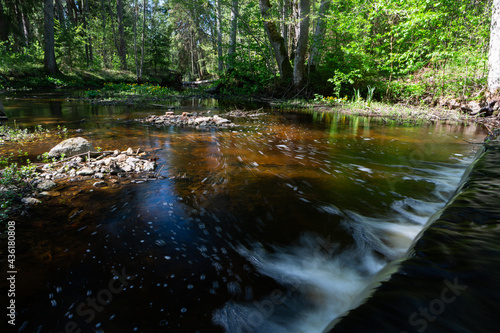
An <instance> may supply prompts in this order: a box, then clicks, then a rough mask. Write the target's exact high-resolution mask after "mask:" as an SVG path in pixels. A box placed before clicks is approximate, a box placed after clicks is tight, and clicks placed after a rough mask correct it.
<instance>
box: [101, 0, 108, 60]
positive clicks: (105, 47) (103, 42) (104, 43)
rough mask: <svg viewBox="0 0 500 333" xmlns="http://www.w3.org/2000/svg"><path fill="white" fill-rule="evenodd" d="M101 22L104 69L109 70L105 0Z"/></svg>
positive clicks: (102, 1)
mask: <svg viewBox="0 0 500 333" xmlns="http://www.w3.org/2000/svg"><path fill="white" fill-rule="evenodd" d="M101 21H102V61H103V63H104V68H109V60H108V49H107V45H106V34H107V31H106V10H105V9H104V0H101Z"/></svg>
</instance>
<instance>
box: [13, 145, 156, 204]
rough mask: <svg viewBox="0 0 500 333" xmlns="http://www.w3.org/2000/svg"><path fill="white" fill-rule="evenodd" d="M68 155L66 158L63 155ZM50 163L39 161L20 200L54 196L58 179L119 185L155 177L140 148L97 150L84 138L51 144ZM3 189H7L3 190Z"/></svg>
mask: <svg viewBox="0 0 500 333" xmlns="http://www.w3.org/2000/svg"><path fill="white" fill-rule="evenodd" d="M68 155H70V157H68V158H65V157H66V156H68ZM49 156H52V157H53V160H52V162H50V163H42V164H39V165H38V166H37V168H36V173H35V174H34V177H33V178H32V179H31V180H30V182H29V185H30V187H31V189H32V191H31V193H30V194H28V195H25V196H24V198H23V199H22V202H23V203H24V204H28V205H32V204H37V203H39V202H40V199H41V198H44V197H52V196H58V195H60V193H59V192H58V191H57V188H58V187H59V183H61V182H78V181H84V182H91V183H92V186H93V187H96V188H101V187H119V186H120V183H121V182H123V181H125V182H136V183H140V182H143V181H147V180H151V179H157V178H158V177H157V175H156V174H155V169H156V166H157V164H156V160H155V159H154V158H148V154H147V153H146V152H144V151H141V149H140V148H138V149H136V150H134V149H132V148H128V149H127V150H124V151H120V150H114V151H105V152H97V151H94V150H93V147H92V145H91V144H90V143H89V142H88V141H87V140H86V139H84V138H72V139H68V140H65V141H63V142H61V143H60V144H58V145H57V146H55V147H54V148H53V149H52V150H51V151H50V152H49ZM4 190H7V188H6V189H4Z"/></svg>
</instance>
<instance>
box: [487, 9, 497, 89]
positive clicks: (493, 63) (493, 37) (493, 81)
mask: <svg viewBox="0 0 500 333" xmlns="http://www.w3.org/2000/svg"><path fill="white" fill-rule="evenodd" d="M490 29H491V34H490V52H489V55H488V64H489V65H488V67H489V73H488V88H489V90H490V92H491V93H492V94H493V93H496V92H498V90H499V89H500V0H494V1H493V8H492V13H491V28H490Z"/></svg>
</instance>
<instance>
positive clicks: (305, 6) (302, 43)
mask: <svg viewBox="0 0 500 333" xmlns="http://www.w3.org/2000/svg"><path fill="white" fill-rule="evenodd" d="M298 5H299V7H298V18H299V22H298V24H297V25H298V27H297V28H298V29H297V31H298V33H297V48H296V50H295V59H294V63H293V64H294V66H293V84H294V85H295V87H296V88H298V87H300V86H301V85H302V82H303V80H304V76H305V70H304V69H305V61H306V51H307V44H308V41H309V21H310V19H309V12H310V10H311V5H310V3H309V0H300V1H299V4H298Z"/></svg>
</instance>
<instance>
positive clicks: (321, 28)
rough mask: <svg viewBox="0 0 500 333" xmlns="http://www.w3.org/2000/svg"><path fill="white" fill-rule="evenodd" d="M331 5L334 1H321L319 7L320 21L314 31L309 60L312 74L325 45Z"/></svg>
mask: <svg viewBox="0 0 500 333" xmlns="http://www.w3.org/2000/svg"><path fill="white" fill-rule="evenodd" d="M331 3H332V0H321V4H320V6H319V11H318V21H317V22H316V28H315V30H314V36H313V39H312V43H311V50H310V54H309V60H308V62H307V64H308V66H309V68H310V71H311V72H314V71H316V66H317V64H318V58H319V55H320V50H321V48H322V45H323V40H324V39H325V32H326V14H327V13H328V10H329V8H330V4H331Z"/></svg>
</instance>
